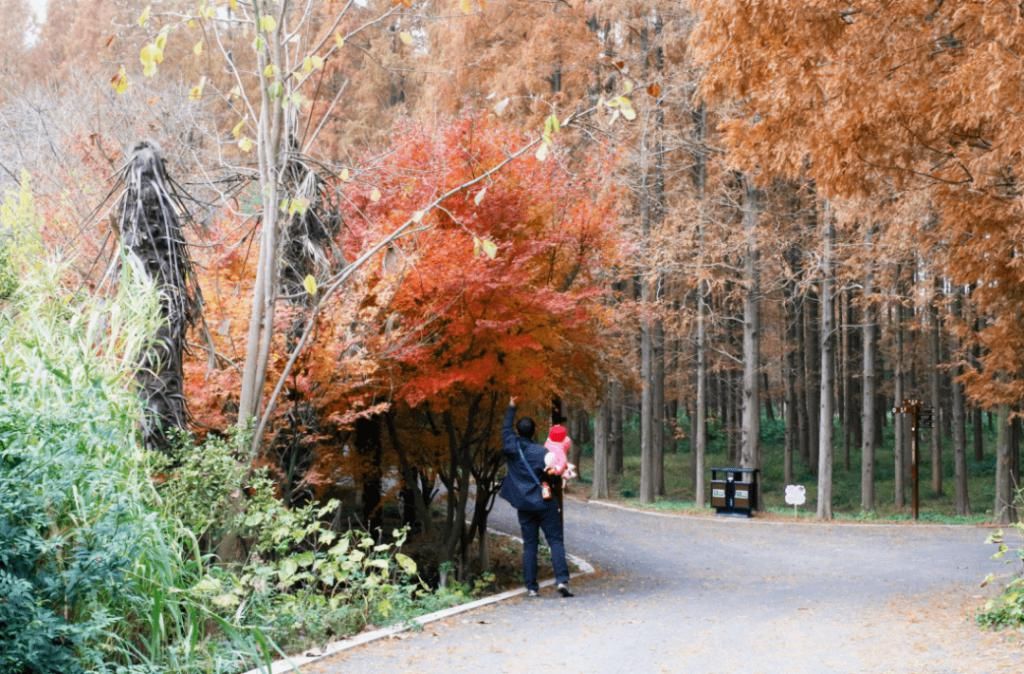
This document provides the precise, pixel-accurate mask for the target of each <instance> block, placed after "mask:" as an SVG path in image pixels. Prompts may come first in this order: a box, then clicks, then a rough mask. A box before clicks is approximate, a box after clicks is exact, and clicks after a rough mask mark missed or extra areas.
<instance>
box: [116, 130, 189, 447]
mask: <svg viewBox="0 0 1024 674" xmlns="http://www.w3.org/2000/svg"><path fill="white" fill-rule="evenodd" d="M121 181H122V182H123V184H124V192H123V194H122V196H121V198H120V200H119V202H118V204H117V213H118V214H119V217H118V233H119V235H120V238H121V246H122V250H123V251H124V256H125V260H126V261H127V263H128V265H129V267H130V268H131V269H132V272H133V273H135V274H137V275H138V276H140V277H142V278H145V279H147V280H148V281H149V282H151V283H152V284H153V285H154V287H155V288H156V291H157V294H158V296H159V301H160V318H161V321H160V326H159V328H157V333H156V335H154V339H153V342H152V344H151V345H150V347H149V348H148V349H147V350H146V351H145V352H144V353H143V354H142V359H141V363H140V367H139V371H138V374H137V375H136V379H137V381H138V384H139V390H140V395H141V396H142V399H143V402H144V405H145V415H144V419H143V428H142V434H143V441H144V442H145V445H146V447H148V448H150V449H160V450H166V449H167V448H168V446H169V443H170V440H171V438H170V437H169V433H170V431H171V429H183V428H185V425H186V423H187V421H188V414H187V409H186V405H185V396H184V383H183V379H184V375H183V372H182V357H183V354H184V353H185V349H186V342H185V336H186V333H187V332H188V329H189V327H190V326H191V325H192V324H193V322H194V321H195V319H196V318H197V316H198V311H199V307H200V304H201V298H200V294H199V288H198V286H197V285H196V283H195V274H194V273H193V270H192V261H191V259H190V257H189V252H188V246H187V245H186V243H185V239H184V236H183V234H182V231H181V218H182V217H185V216H187V210H186V209H185V207H184V205H183V204H182V201H181V196H180V193H179V192H178V190H177V189H176V187H175V185H174V183H173V181H172V180H171V178H170V177H169V176H168V174H167V169H166V166H165V164H164V159H163V156H162V155H161V154H160V150H159V148H158V147H157V146H156V145H155V144H153V143H150V142H146V141H143V142H141V143H139V144H137V145H136V146H135V147H134V148H133V149H132V153H131V159H130V160H129V162H128V164H127V165H126V166H125V168H124V169H123V170H122V172H121Z"/></svg>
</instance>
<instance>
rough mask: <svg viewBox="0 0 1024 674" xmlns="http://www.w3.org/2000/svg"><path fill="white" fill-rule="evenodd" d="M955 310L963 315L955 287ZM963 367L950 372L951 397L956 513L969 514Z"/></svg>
mask: <svg viewBox="0 0 1024 674" xmlns="http://www.w3.org/2000/svg"><path fill="white" fill-rule="evenodd" d="M953 312H954V314H955V315H956V316H957V317H960V316H961V304H960V291H959V290H958V289H957V288H955V287H954V289H953ZM961 369H962V368H961V367H960V366H959V365H956V366H955V367H954V368H953V370H952V371H951V372H950V389H951V390H950V398H951V399H952V404H951V408H952V409H951V415H950V416H951V417H952V425H953V428H952V429H951V430H952V431H953V481H954V490H955V493H956V514H957V515H969V514H970V513H971V501H970V494H969V493H968V491H967V438H966V435H967V433H966V430H967V429H966V428H964V421H965V419H964V417H965V416H966V415H965V414H964V387H963V384H961V383H960V382H958V381H957V378H958V377H959V376H960V374H961Z"/></svg>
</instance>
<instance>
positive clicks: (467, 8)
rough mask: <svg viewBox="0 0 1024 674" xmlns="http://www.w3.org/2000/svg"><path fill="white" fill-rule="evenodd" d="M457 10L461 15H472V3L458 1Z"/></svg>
mask: <svg viewBox="0 0 1024 674" xmlns="http://www.w3.org/2000/svg"><path fill="white" fill-rule="evenodd" d="M459 9H461V10H462V13H463V14H472V13H473V3H472V0H459Z"/></svg>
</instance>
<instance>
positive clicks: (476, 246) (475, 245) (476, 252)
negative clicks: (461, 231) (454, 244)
mask: <svg viewBox="0 0 1024 674" xmlns="http://www.w3.org/2000/svg"><path fill="white" fill-rule="evenodd" d="M481 244H483V241H481V240H480V237H478V236H474V237H473V257H476V256H477V255H480V253H482V252H483V251H482V250H481V249H480V246H481Z"/></svg>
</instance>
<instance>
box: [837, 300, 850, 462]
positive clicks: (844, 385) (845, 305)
mask: <svg viewBox="0 0 1024 674" xmlns="http://www.w3.org/2000/svg"><path fill="white" fill-rule="evenodd" d="M837 297H838V299H839V302H837V303H836V304H837V305H838V306H837V307H836V310H837V315H838V316H839V320H840V321H841V324H840V325H839V337H840V339H839V342H840V343H839V377H837V379H839V381H840V389H839V390H840V392H841V393H840V396H839V405H840V407H841V408H842V410H843V413H842V423H843V469H844V470H846V472H847V473H849V472H850V470H851V467H850V444H851V443H852V442H853V414H852V413H851V410H850V401H851V400H852V399H853V392H852V391H851V389H852V388H853V387H852V386H851V381H850V380H851V377H850V324H851V323H852V322H853V321H852V320H851V319H850V291H849V290H847V291H845V292H842V293H838V295H837Z"/></svg>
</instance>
